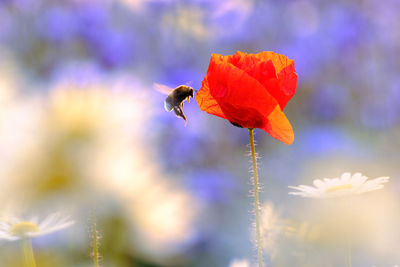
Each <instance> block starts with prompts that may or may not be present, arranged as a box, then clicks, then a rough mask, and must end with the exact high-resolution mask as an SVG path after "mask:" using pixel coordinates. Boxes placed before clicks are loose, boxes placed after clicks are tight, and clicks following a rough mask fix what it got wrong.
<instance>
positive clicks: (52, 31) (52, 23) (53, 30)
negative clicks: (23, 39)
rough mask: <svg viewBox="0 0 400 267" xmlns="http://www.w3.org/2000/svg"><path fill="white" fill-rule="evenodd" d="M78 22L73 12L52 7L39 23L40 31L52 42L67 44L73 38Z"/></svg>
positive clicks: (45, 12)
mask: <svg viewBox="0 0 400 267" xmlns="http://www.w3.org/2000/svg"><path fill="white" fill-rule="evenodd" d="M77 26H78V22H77V20H76V17H75V15H74V13H73V11H71V10H69V9H66V8H62V7H58V6H55V7H50V8H48V9H45V10H44V14H43V17H41V19H40V20H39V22H38V31H39V32H40V33H41V34H42V35H43V36H44V37H45V38H46V39H48V40H49V41H50V42H56V43H58V42H65V41H68V40H70V39H71V38H73V37H74V36H75V34H76V31H77Z"/></svg>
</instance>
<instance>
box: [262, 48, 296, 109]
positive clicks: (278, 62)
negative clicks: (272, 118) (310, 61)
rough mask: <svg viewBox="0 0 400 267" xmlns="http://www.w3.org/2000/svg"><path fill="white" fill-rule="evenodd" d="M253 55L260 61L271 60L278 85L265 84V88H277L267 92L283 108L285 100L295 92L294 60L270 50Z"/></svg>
mask: <svg viewBox="0 0 400 267" xmlns="http://www.w3.org/2000/svg"><path fill="white" fill-rule="evenodd" d="M255 57H257V58H258V59H259V60H261V61H268V60H271V61H272V63H273V65H274V67H275V71H276V73H277V75H278V81H279V84H280V86H278V87H269V86H268V85H266V86H265V87H266V88H267V89H275V88H278V90H269V92H270V93H271V94H272V95H273V96H274V97H275V98H276V100H277V101H278V102H279V105H280V106H281V109H282V110H283V109H284V108H285V106H286V104H287V102H288V101H289V100H290V99H291V98H292V97H293V95H294V94H295V92H296V87H297V74H296V71H295V69H294V60H291V59H288V58H287V57H286V56H284V55H281V54H276V53H274V52H272V51H266V52H261V53H258V54H256V55H255Z"/></svg>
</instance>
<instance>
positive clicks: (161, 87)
mask: <svg viewBox="0 0 400 267" xmlns="http://www.w3.org/2000/svg"><path fill="white" fill-rule="evenodd" d="M153 87H154V89H156V90H157V91H159V92H160V93H162V94H165V95H168V94H169V93H171V92H172V90H174V88H171V87H169V86H166V85H164V84H161V83H153Z"/></svg>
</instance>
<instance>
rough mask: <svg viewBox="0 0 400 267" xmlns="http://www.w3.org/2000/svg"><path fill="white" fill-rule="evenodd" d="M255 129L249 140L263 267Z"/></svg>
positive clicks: (259, 261)
mask: <svg viewBox="0 0 400 267" xmlns="http://www.w3.org/2000/svg"><path fill="white" fill-rule="evenodd" d="M253 132H254V129H253V128H249V139H250V150H251V159H252V161H253V173H254V214H255V219H256V235H257V240H256V245H257V258H258V266H259V267H262V263H263V259H262V246H261V245H262V244H261V230H260V201H259V197H258V172H257V159H256V150H255V148H254V134H253Z"/></svg>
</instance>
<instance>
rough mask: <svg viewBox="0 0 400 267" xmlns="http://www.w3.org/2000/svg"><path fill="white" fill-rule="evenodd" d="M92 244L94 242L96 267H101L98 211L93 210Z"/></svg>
mask: <svg viewBox="0 0 400 267" xmlns="http://www.w3.org/2000/svg"><path fill="white" fill-rule="evenodd" d="M92 238H93V240H92V242H93V244H92V245H93V263H94V267H99V266H100V265H99V240H98V233H97V222H96V211H95V210H94V209H93V210H92Z"/></svg>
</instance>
